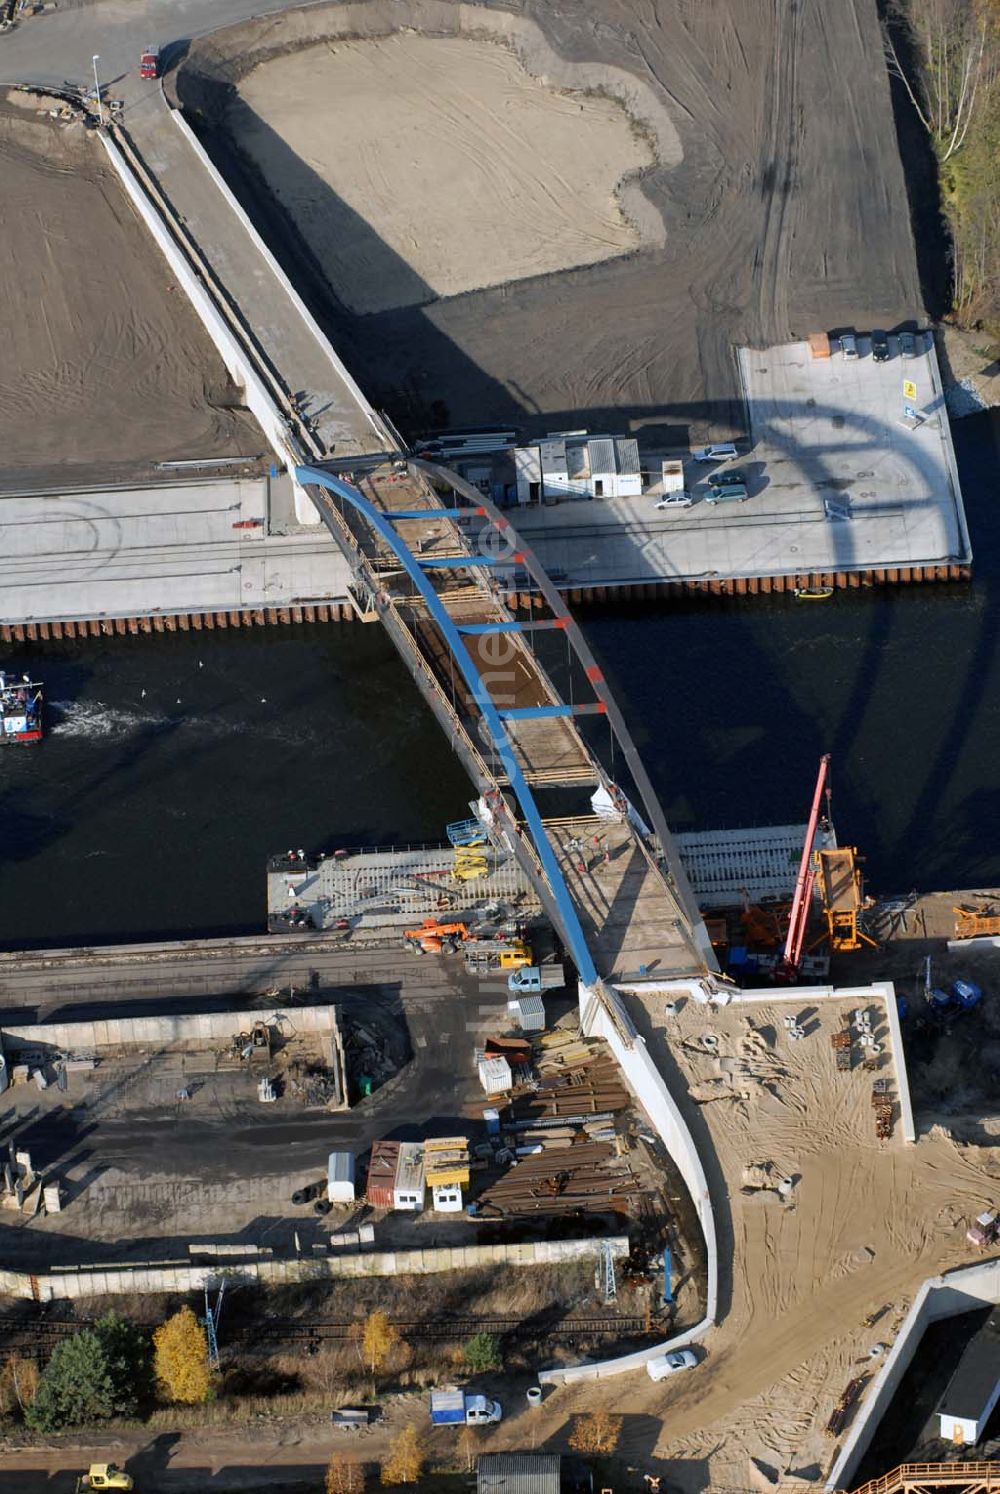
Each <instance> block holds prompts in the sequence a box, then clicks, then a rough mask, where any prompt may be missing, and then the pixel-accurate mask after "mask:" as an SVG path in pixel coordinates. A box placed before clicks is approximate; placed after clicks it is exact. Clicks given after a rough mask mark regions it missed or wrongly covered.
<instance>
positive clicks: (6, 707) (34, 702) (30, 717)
mask: <svg viewBox="0 0 1000 1494" xmlns="http://www.w3.org/2000/svg"><path fill="white" fill-rule="evenodd" d="M41 740H42V687H41V685H40V684H38V682H37V681H36V680H33V679H32V678H31V676H30V675H29V674H22V676H21V678H20V679H19V680H15V679H12V678H10V677H8V675H6V674H5V673H4V672H3V670H2V669H0V742H40V741H41Z"/></svg>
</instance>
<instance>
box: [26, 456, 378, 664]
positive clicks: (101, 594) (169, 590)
mask: <svg viewBox="0 0 1000 1494" xmlns="http://www.w3.org/2000/svg"><path fill="white" fill-rule="evenodd" d="M286 486H287V484H286ZM286 498H287V495H286V494H285V493H284V492H283V489H282V486H281V482H280V480H279V482H278V483H272V481H271V480H270V479H269V478H268V477H266V476H265V477H254V478H244V477H240V478H218V479H206V480H202V481H188V482H176V481H175V482H171V483H165V484H163V485H158V486H154V485H144V486H141V487H139V486H137V487H125V488H109V489H107V490H103V491H102V490H94V489H77V490H69V491H59V492H46V493H33V494H16V495H8V496H5V497H3V498H0V597H2V600H0V628H3V629H5V630H8V629H10V630H13V629H20V630H21V631H22V634H23V631H24V630H25V629H27V628H30V627H31V626H32V625H36V626H37V624H38V623H44V624H45V625H47V626H48V627H49V628H51V627H52V625H55V626H56V627H57V628H58V632H59V634H60V635H61V633H62V632H63V628H62V625H63V624H66V623H77V622H88V621H94V622H96V623H97V624H98V625H101V624H108V623H111V624H113V623H114V621H115V620H121V619H129V618H131V619H135V618H138V617H140V616H142V617H145V618H147V619H149V618H154V617H158V618H160V619H162V618H164V617H171V618H173V619H177V618H179V617H183V618H184V619H185V621H186V620H187V617H188V615H190V614H195V615H198V617H199V622H200V621H201V618H202V616H203V615H208V614H214V613H216V612H223V613H225V614H227V623H228V613H229V612H232V611H236V612H238V613H239V612H243V611H249V612H250V613H251V614H252V613H253V612H254V611H256V610H259V609H264V608H267V609H271V610H273V609H287V608H290V607H293V606H294V607H298V608H301V607H302V606H303V605H305V606H311V607H315V606H316V605H317V604H324V603H326V604H329V603H340V602H346V588H347V579H348V570H347V566H346V564H345V562H344V560H343V559H342V557H341V556H340V554H339V552H338V551H337V550H336V549H335V547H334V546H333V545H331V544H330V543H329V541H328V539H327V538H326V536H325V535H324V534H322V533H319V532H317V531H316V530H315V529H312V528H303V527H302V526H299V525H297V524H295V523H294V521H290V518H289V515H288V514H287V513H286V510H287V509H288V508H289V507H290V500H289V501H287V502H286ZM213 620H214V619H213ZM67 631H69V630H67ZM73 631H75V629H74V630H73ZM43 636H44V635H43Z"/></svg>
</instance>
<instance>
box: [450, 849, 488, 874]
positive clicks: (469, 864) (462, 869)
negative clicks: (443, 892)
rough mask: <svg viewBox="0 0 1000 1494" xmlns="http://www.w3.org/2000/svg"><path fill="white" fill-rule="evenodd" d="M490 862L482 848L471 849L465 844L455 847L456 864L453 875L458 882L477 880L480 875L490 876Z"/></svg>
mask: <svg viewBox="0 0 1000 1494" xmlns="http://www.w3.org/2000/svg"><path fill="white" fill-rule="evenodd" d="M489 874H490V864H489V862H488V861H487V859H486V857H485V856H484V855H483V853H482V851H480V850H470V849H468V848H467V847H465V846H456V847H455V866H454V869H453V871H452V876H453V877H454V878H455V881H456V882H476V881H478V880H479V878H480V877H488V876H489Z"/></svg>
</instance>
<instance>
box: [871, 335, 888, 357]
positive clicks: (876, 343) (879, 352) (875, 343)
mask: <svg viewBox="0 0 1000 1494" xmlns="http://www.w3.org/2000/svg"><path fill="white" fill-rule="evenodd" d="M872 357H873V358H874V359H875V362H876V363H888V361H889V339H888V337H886V335H885V333H884V332H873V333H872Z"/></svg>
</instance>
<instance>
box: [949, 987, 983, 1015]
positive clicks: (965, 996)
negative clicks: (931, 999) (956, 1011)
mask: <svg viewBox="0 0 1000 1494" xmlns="http://www.w3.org/2000/svg"><path fill="white" fill-rule="evenodd" d="M951 993H952V995H953V996H954V998H955V1001H956V1002H957V1003H958V1005H959V1006H960V1007H961V1008H962V1010H963V1011H966V1012H970V1011H971V1010H972V1008H973V1007H974V1006H978V1005H979V1003H980V1001H982V999H983V993H982V991H981V990H980V988H979V987H978V986H977V985H976V983H975V981H974V980H957V981H956V982H955V984H954V985H953V986H952V988H951Z"/></svg>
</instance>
